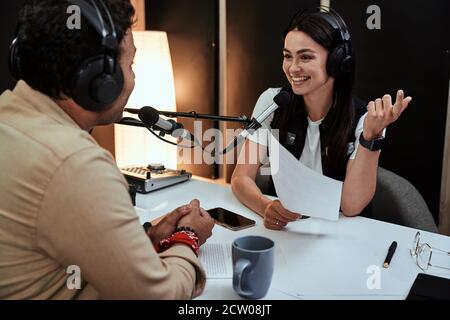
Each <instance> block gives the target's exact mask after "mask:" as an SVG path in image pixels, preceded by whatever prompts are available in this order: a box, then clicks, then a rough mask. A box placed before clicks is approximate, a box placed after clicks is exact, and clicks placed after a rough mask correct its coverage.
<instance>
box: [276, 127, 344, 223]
mask: <svg viewBox="0 0 450 320" xmlns="http://www.w3.org/2000/svg"><path fill="white" fill-rule="evenodd" d="M269 150H270V167H271V173H272V177H273V182H274V185H275V189H276V191H277V194H278V197H279V199H280V201H281V203H282V204H283V206H284V207H285V208H286V209H288V210H289V211H292V212H297V213H300V214H303V215H307V216H310V217H314V218H323V219H328V220H333V221H336V220H338V219H339V210H340V204H341V194H342V185H343V184H342V182H341V181H337V180H333V179H330V178H328V177H326V176H324V175H321V174H319V173H317V172H315V171H314V170H311V169H310V168H308V167H306V166H304V165H303V164H302V163H300V161H298V160H297V159H296V158H295V157H294V156H293V155H292V154H291V153H290V152H289V151H288V150H286V149H285V148H284V147H283V146H282V145H281V144H280V143H279V142H278V140H277V139H275V137H274V136H273V135H271V136H270V143H269Z"/></svg>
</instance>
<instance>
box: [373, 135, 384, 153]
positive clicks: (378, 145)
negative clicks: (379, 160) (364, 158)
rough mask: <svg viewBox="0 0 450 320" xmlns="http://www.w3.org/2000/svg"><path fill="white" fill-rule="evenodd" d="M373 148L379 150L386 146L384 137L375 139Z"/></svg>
mask: <svg viewBox="0 0 450 320" xmlns="http://www.w3.org/2000/svg"><path fill="white" fill-rule="evenodd" d="M372 142H373V145H372V150H373V151H379V150H381V148H383V146H384V142H385V141H384V137H381V138H378V139H376V140H373V141H372Z"/></svg>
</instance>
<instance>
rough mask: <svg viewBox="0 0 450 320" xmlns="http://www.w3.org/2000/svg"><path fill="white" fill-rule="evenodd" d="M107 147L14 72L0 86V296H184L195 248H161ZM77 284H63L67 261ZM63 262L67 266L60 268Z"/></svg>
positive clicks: (194, 286) (200, 281) (194, 289)
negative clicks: (8, 86)
mask: <svg viewBox="0 0 450 320" xmlns="http://www.w3.org/2000/svg"><path fill="white" fill-rule="evenodd" d="M127 188H128V185H127V183H126V181H125V180H124V178H123V176H122V175H121V173H120V171H119V170H118V168H117V166H116V165H115V163H114V160H113V158H112V157H111V155H110V154H109V153H108V152H107V151H105V150H103V149H102V148H100V147H99V146H98V145H97V143H96V142H95V140H94V139H93V138H92V137H91V136H90V135H89V134H88V133H87V132H85V131H83V130H81V129H80V127H79V126H78V125H77V124H76V123H75V122H74V121H73V120H72V119H71V118H70V117H69V116H68V115H67V114H66V113H65V112H64V111H63V110H62V109H61V108H59V106H58V105H57V104H56V103H55V102H54V101H53V100H51V99H50V98H49V97H47V96H45V95H43V94H41V93H39V92H37V91H35V90H33V89H31V88H30V87H29V86H28V85H27V84H26V83H25V82H23V81H20V82H19V83H18V84H17V86H16V88H15V89H14V91H13V92H11V91H6V92H4V93H3V94H2V95H1V96H0V299H189V298H192V297H194V296H197V295H199V294H200V293H201V292H202V290H203V288H204V285H205V274H204V271H203V270H202V269H201V266H200V264H199V261H198V259H197V257H196V256H195V255H194V253H193V252H192V250H191V249H190V248H189V247H187V246H184V245H176V246H173V247H172V248H171V249H169V250H167V251H165V252H164V253H162V254H160V255H159V256H158V254H157V253H156V252H155V250H154V249H153V246H152V245H151V242H150V240H149V239H148V237H147V236H146V234H145V233H144V231H143V228H142V226H141V225H140V223H139V220H138V217H137V215H136V213H135V211H134V208H133V206H132V204H131V201H130V197H129V195H128V190H127ZM73 265H75V266H77V267H79V270H80V272H81V274H80V275H81V280H82V281H81V289H75V290H70V289H69V287H70V286H69V287H68V286H67V282H68V280H70V281H69V282H70V283H76V282H73V277H72V278H71V275H73V273H72V272H73V271H72V270H71V269H69V270H68V267H69V266H73ZM68 271H70V272H71V273H67V272H68Z"/></svg>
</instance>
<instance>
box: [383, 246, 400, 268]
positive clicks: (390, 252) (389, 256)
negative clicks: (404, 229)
mask: <svg viewBox="0 0 450 320" xmlns="http://www.w3.org/2000/svg"><path fill="white" fill-rule="evenodd" d="M395 249H397V242H396V241H394V242H392V244H391V246H390V247H389V250H388V254H387V256H386V259H384V263H383V267H384V268H389V264H390V263H391V259H392V256H393V255H394V252H395Z"/></svg>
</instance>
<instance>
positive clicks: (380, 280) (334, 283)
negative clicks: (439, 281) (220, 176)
mask: <svg viewBox="0 0 450 320" xmlns="http://www.w3.org/2000/svg"><path fill="white" fill-rule="evenodd" d="M193 198H197V199H199V200H200V203H201V206H202V207H203V208H205V209H211V208H215V207H223V208H226V209H228V210H231V211H234V212H236V213H239V214H241V215H244V216H247V217H249V218H251V219H253V220H256V226H255V227H252V228H250V229H246V230H241V231H237V232H236V231H230V230H227V229H225V228H223V227H221V226H217V225H216V226H215V227H214V230H213V236H212V237H211V238H210V239H209V240H208V241H209V242H232V241H233V240H234V239H236V238H238V237H241V236H244V235H263V236H265V237H268V238H271V239H272V240H274V241H275V244H276V254H275V257H276V262H275V272H274V277H273V280H272V284H271V288H270V290H269V293H268V294H267V296H266V297H265V299H273V300H277V299H405V298H406V296H407V294H408V292H409V290H410V288H411V286H412V284H413V282H414V279H415V278H416V276H417V274H418V273H420V272H422V271H421V270H420V269H419V267H417V265H416V263H415V259H414V258H412V257H411V255H410V253H409V250H410V248H411V247H412V245H413V239H414V236H415V234H416V231H417V230H415V229H411V228H407V227H403V226H399V225H394V224H389V223H385V222H381V221H376V220H372V219H367V218H363V217H355V218H346V217H343V216H342V217H341V218H340V219H339V221H338V222H331V221H325V220H321V219H309V220H304V221H299V222H295V223H294V224H292V225H290V226H289V227H288V229H287V230H284V231H279V232H277V231H271V230H267V229H266V228H264V225H263V221H262V219H261V218H260V217H259V216H258V215H257V214H256V213H254V212H252V211H251V210H249V209H247V208H246V207H245V206H244V205H242V204H241V203H240V202H239V201H238V200H237V199H236V197H235V196H234V195H233V193H232V191H231V187H230V186H228V185H220V184H215V183H211V182H206V181H201V180H197V179H193V180H191V181H188V182H184V183H182V184H179V185H176V186H172V187H169V188H166V189H163V190H159V191H156V192H153V193H150V194H148V195H141V194H138V196H137V199H136V206H137V207H138V208H141V210H138V212H139V218H140V221H141V223H142V224H143V223H144V222H146V221H150V220H153V219H155V218H157V217H159V216H161V215H163V214H165V213H167V212H170V211H172V210H173V209H174V208H176V207H178V206H181V205H184V204H186V203H189V202H190V201H191V200H192V199H193ZM421 239H423V241H425V242H427V243H429V244H430V245H431V246H434V247H437V248H441V249H446V250H450V237H446V236H442V235H438V234H434V233H429V232H425V231H421ZM392 241H397V242H398V247H397V251H396V252H395V255H394V257H393V259H392V262H391V266H390V267H389V268H388V269H384V268H382V264H383V262H384V259H385V257H386V254H387V250H388V247H389V245H390V244H391V243H392ZM436 256H437V255H433V260H432V263H433V262H438V261H439V262H441V264H442V263H444V264H445V265H447V266H450V260H449V257H443V255H441V256H437V258H436ZM435 258H436V259H435ZM427 273H428V274H432V275H437V276H440V277H444V278H450V271H448V270H444V269H439V268H433V267H430V269H429V270H428V271H427ZM200 299H217V300H219V299H220V300H226V299H240V297H239V296H238V295H237V294H236V293H235V292H234V291H233V288H232V280H231V279H208V281H207V285H206V288H205V291H204V293H203V294H202V296H200Z"/></svg>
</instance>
